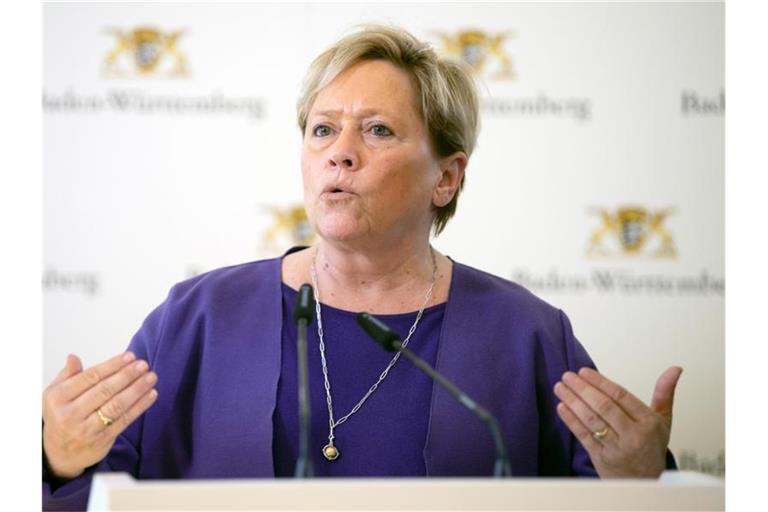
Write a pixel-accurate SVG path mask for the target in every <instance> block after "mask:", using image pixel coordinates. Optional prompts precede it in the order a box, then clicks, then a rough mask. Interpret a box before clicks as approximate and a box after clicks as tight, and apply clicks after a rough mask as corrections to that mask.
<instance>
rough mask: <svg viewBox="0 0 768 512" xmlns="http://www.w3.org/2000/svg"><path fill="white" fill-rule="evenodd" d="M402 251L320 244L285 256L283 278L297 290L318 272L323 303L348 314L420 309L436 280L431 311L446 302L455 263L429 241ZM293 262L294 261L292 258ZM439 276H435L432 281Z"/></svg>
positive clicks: (318, 284) (400, 245)
mask: <svg viewBox="0 0 768 512" xmlns="http://www.w3.org/2000/svg"><path fill="white" fill-rule="evenodd" d="M397 247H398V248H397V250H390V251H388V250H385V249H379V250H375V251H361V250H359V248H358V249H356V250H354V251H352V250H348V249H347V248H345V247H339V246H337V245H334V244H332V243H328V242H325V241H321V242H320V243H318V244H317V245H315V246H313V247H311V248H310V249H308V250H306V251H301V252H299V253H294V254H291V255H289V256H287V257H286V258H284V263H283V280H284V281H285V282H286V284H288V285H289V286H292V287H294V288H298V286H300V283H302V282H312V281H311V277H312V276H311V268H312V265H314V267H315V269H316V272H317V289H318V292H319V295H320V300H321V301H322V302H323V303H324V304H327V305H330V306H333V307H335V308H338V309H344V310H347V311H368V312H370V313H374V314H377V313H378V314H396V313H407V312H412V311H417V310H419V309H420V308H421V307H422V305H424V302H425V299H426V296H427V291H428V290H429V289H430V286H431V285H432V283H433V281H434V282H435V286H434V289H433V291H432V295H431V298H430V300H429V302H428V303H427V304H426V305H427V307H428V306H431V305H434V304H438V303H441V302H445V300H447V295H448V286H449V284H450V273H451V262H450V260H449V259H448V258H446V257H445V256H443V255H441V254H439V253H438V252H437V251H434V249H432V247H431V246H430V245H429V242H428V241H425V242H424V243H423V244H418V245H410V246H406V245H403V244H399V245H398V246H397ZM289 258H290V259H289ZM433 276H434V277H433Z"/></svg>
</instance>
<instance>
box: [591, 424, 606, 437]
mask: <svg viewBox="0 0 768 512" xmlns="http://www.w3.org/2000/svg"><path fill="white" fill-rule="evenodd" d="M608 432H609V429H608V426H607V425H606V426H605V428H603V430H596V431H594V432H592V437H594V438H595V439H597V440H598V441H600V440H601V439H603V438H604V437H605V436H606V435H608Z"/></svg>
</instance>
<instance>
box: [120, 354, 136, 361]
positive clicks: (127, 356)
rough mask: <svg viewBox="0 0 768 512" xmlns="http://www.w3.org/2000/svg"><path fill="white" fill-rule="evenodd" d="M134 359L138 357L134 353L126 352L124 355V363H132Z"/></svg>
mask: <svg viewBox="0 0 768 512" xmlns="http://www.w3.org/2000/svg"><path fill="white" fill-rule="evenodd" d="M134 359H136V356H135V355H134V354H133V352H126V353H125V354H123V361H124V362H126V363H130V362H131V361H133V360H134Z"/></svg>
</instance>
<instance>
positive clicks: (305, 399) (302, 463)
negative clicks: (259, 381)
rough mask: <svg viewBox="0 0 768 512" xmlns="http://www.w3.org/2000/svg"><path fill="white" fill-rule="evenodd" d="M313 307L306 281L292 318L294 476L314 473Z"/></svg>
mask: <svg viewBox="0 0 768 512" xmlns="http://www.w3.org/2000/svg"><path fill="white" fill-rule="evenodd" d="M314 309H315V297H314V295H313V293H312V287H311V286H310V285H308V284H306V283H304V284H303V285H301V288H299V294H298V295H297V296H296V307H295V308H294V309H293V318H294V319H295V320H296V323H297V326H298V332H299V335H298V343H297V355H298V361H299V457H298V459H297V460H296V469H295V470H294V473H293V476H294V477H295V478H308V477H312V476H314V474H315V471H314V468H313V467H312V456H311V455H310V453H309V439H310V434H311V431H310V428H311V423H310V410H309V373H308V369H307V368H308V365H307V327H308V326H309V324H310V323H311V322H312V315H313V313H314Z"/></svg>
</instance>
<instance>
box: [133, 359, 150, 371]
mask: <svg viewBox="0 0 768 512" xmlns="http://www.w3.org/2000/svg"><path fill="white" fill-rule="evenodd" d="M136 369H137V370H138V371H140V372H143V371H146V370H148V369H149V365H148V364H147V362H146V361H139V362H138V363H136Z"/></svg>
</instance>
